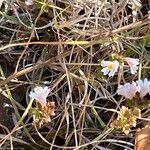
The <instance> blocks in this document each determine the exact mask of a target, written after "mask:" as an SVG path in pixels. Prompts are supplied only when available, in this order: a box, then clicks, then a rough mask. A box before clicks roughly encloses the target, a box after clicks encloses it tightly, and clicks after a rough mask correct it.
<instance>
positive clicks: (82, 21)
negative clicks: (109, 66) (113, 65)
mask: <svg viewBox="0 0 150 150" xmlns="http://www.w3.org/2000/svg"><path fill="white" fill-rule="evenodd" d="M0 7H1V10H0V74H1V75H0V79H1V80H0V91H1V95H0V107H1V111H0V128H1V133H0V147H2V148H3V149H21V148H22V149H50V150H52V149H56V150H57V149H64V150H65V149H74V150H78V149H92V150H94V149H95V150H96V149H99V150H113V149H115V150H117V149H118V150H121V149H122V150H123V149H128V150H133V149H134V148H135V149H136V147H134V145H135V138H136V130H137V129H138V128H142V127H145V126H146V125H147V122H149V119H148V116H149V94H147V95H146V96H145V97H144V98H142V99H140V98H139V97H138V96H137V97H136V100H135V99H134V100H133V101H130V100H126V99H125V98H124V97H122V96H120V95H118V94H117V88H118V86H119V85H120V84H121V85H123V84H125V83H128V82H130V83H131V82H132V81H135V80H139V79H144V78H147V79H150V74H149V62H150V58H149V57H150V54H149V48H150V31H149V30H150V28H149V23H150V15H149V8H150V2H149V1H148V0H126V1H125V0H82V1H81V0H33V3H32V1H28V0H27V1H25V0H2V1H1V2H0ZM124 57H132V58H136V59H139V66H138V70H137V72H136V73H135V74H131V72H130V71H129V67H128V66H127V65H126V64H125V68H122V69H121V67H120V69H118V72H115V75H114V76H113V77H109V76H108V75H104V74H103V72H101V70H102V66H101V62H102V61H103V60H117V61H120V63H122V59H124ZM36 86H41V87H44V86H47V87H49V89H50V93H49V95H48V98H47V101H48V103H49V104H53V105H54V103H55V116H54V115H53V116H52V117H51V118H50V120H49V119H48V118H49V116H45V114H49V115H51V114H54V113H53V112H51V110H50V107H49V108H48V105H47V107H44V108H47V109H46V110H45V109H43V108H42V109H40V111H35V110H37V109H38V108H39V107H37V106H38V105H37V104H36V103H35V101H34V100H33V99H32V100H30V97H29V93H30V91H31V90H32V89H33V88H34V87H36ZM122 106H126V107H129V108H130V109H129V110H130V112H132V111H133V109H134V108H138V110H140V111H141V117H139V116H138V115H133V114H132V116H133V122H134V126H133V127H132V126H128V127H129V129H130V130H129V129H128V131H129V134H128V135H126V134H125V133H124V132H123V131H122V129H121V128H122V127H121V126H119V127H120V128H119V127H118V125H117V127H116V126H115V125H116V124H115V125H114V121H115V120H116V119H117V115H118V113H119V111H120V110H121V108H122ZM34 108H35V109H34ZM36 108H37V109H36ZM33 110H34V113H35V114H34V115H37V114H38V115H39V116H38V117H40V116H41V114H42V111H43V112H46V113H45V114H44V118H46V121H45V122H44V123H43V124H40V125H37V124H36V123H35V121H36V119H37V118H36V119H35V118H34V117H33V116H34V115H33ZM127 110H128V109H127ZM52 111H54V110H52ZM47 112H48V113H47ZM129 115H130V114H129ZM120 116H121V115H120ZM42 117H43V116H42ZM128 117H129V116H128ZM135 117H137V118H135ZM120 118H121V117H120ZM129 118H130V117H129ZM40 119H41V118H40ZM40 119H39V120H40ZM48 120H49V122H48ZM129 120H130V119H129ZM40 121H41V120H40ZM42 121H43V120H42ZM127 121H128V120H127ZM47 122H48V123H47ZM112 122H113V123H112ZM135 122H136V123H135ZM130 123H131V122H129V124H130ZM112 124H113V126H112ZM121 125H122V124H121ZM127 125H128V124H127ZM131 125H133V124H132V123H131ZM123 127H125V126H123ZM148 136H149V135H148ZM141 141H142V140H141ZM147 143H148V142H147ZM138 144H139V142H138ZM140 144H141V143H140ZM140 144H139V145H140ZM137 147H138V146H137ZM137 150H139V149H138V148H137ZM140 150H142V149H140Z"/></svg>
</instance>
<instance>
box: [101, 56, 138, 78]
mask: <svg viewBox="0 0 150 150" xmlns="http://www.w3.org/2000/svg"><path fill="white" fill-rule="evenodd" d="M123 61H124V62H126V63H127V64H128V66H129V67H130V71H131V74H135V73H136V72H137V70H138V65H139V59H136V58H130V57H125V58H123ZM101 66H102V67H103V69H102V70H101V72H103V73H104V75H108V76H109V77H113V76H114V74H115V73H116V72H117V71H118V68H119V66H120V64H119V62H118V61H117V60H114V61H104V60H103V61H102V62H101Z"/></svg>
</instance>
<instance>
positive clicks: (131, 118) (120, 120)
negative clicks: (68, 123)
mask: <svg viewBox="0 0 150 150" xmlns="http://www.w3.org/2000/svg"><path fill="white" fill-rule="evenodd" d="M137 117H139V118H140V117H141V110H140V109H139V108H137V107H134V108H132V109H129V108H127V107H125V106H122V107H121V109H120V111H119V112H118V117H117V119H116V120H114V121H113V122H112V123H111V127H113V128H117V129H122V131H123V132H124V133H125V134H126V135H128V134H129V132H130V128H132V127H136V120H137Z"/></svg>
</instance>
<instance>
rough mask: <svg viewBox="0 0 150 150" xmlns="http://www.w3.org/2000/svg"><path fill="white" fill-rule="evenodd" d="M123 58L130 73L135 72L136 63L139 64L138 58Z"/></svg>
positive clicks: (136, 68)
mask: <svg viewBox="0 0 150 150" xmlns="http://www.w3.org/2000/svg"><path fill="white" fill-rule="evenodd" d="M124 60H125V61H126V62H127V63H128V65H129V67H130V70H131V74H135V73H136V72H137V70H138V66H137V65H139V59H136V58H130V57H125V58H124Z"/></svg>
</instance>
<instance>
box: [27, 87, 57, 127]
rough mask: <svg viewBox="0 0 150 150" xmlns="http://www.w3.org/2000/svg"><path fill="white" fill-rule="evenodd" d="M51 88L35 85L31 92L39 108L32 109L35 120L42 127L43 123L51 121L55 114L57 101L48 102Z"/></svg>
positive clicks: (31, 96) (30, 95)
mask: <svg viewBox="0 0 150 150" xmlns="http://www.w3.org/2000/svg"><path fill="white" fill-rule="evenodd" d="M49 92H50V89H49V88H48V87H47V86H45V87H38V86H37V87H35V88H34V89H33V90H32V91H31V92H30V94H29V97H30V98H32V99H35V100H36V102H37V108H33V109H32V114H33V120H34V121H35V122H36V123H37V125H38V126H39V127H40V126H41V125H42V124H43V123H47V122H50V121H51V118H50V117H51V116H54V115H55V112H54V111H55V102H50V101H48V102H47V96H48V94H49Z"/></svg>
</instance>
